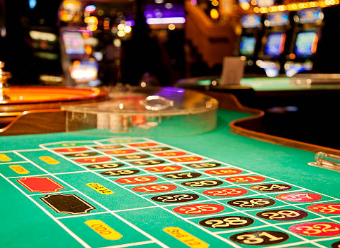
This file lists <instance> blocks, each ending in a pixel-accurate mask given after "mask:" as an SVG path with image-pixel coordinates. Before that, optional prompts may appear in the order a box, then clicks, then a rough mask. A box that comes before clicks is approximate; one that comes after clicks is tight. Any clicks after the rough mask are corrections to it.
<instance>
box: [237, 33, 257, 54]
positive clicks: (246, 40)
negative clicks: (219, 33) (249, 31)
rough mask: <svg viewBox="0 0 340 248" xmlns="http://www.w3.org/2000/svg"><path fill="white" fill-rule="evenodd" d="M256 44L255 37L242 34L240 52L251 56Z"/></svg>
mask: <svg viewBox="0 0 340 248" xmlns="http://www.w3.org/2000/svg"><path fill="white" fill-rule="evenodd" d="M255 45H256V39H255V37H247V36H242V38H241V44H240V53H241V54H242V55H246V56H247V55H248V56H251V55H253V54H254V51H255Z"/></svg>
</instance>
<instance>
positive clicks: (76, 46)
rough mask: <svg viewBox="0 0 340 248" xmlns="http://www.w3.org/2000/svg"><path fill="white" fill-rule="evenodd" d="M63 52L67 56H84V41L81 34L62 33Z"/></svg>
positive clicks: (76, 32)
mask: <svg viewBox="0 0 340 248" xmlns="http://www.w3.org/2000/svg"><path fill="white" fill-rule="evenodd" d="M62 38H63V42H64V45H65V51H66V54H68V55H83V54H85V40H84V38H83V35H82V33H81V32H78V31H64V32H63V33H62Z"/></svg>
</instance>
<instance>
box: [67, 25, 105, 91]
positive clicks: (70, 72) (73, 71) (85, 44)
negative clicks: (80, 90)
mask: <svg viewBox="0 0 340 248" xmlns="http://www.w3.org/2000/svg"><path fill="white" fill-rule="evenodd" d="M91 36H92V35H91V31H88V30H85V29H83V28H69V27H67V28H63V29H62V31H61V37H62V65H63V69H64V74H65V84H66V85H67V86H78V87H86V86H97V85H98V84H99V80H98V63H97V61H96V59H95V58H94V57H93V56H92V45H91V42H89V41H91V38H90V37H91Z"/></svg>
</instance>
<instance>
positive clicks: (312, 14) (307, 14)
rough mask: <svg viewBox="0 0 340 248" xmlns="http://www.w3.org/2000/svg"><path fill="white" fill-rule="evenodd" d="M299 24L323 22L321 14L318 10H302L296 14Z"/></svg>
mask: <svg viewBox="0 0 340 248" xmlns="http://www.w3.org/2000/svg"><path fill="white" fill-rule="evenodd" d="M297 14H298V17H299V23H301V24H305V23H319V22H322V20H323V17H324V15H323V13H322V11H321V9H320V8H312V9H302V10H299V11H298V12H297Z"/></svg>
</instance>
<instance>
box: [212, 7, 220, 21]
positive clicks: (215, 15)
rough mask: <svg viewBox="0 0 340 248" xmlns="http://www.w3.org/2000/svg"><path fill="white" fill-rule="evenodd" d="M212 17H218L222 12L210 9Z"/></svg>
mask: <svg viewBox="0 0 340 248" xmlns="http://www.w3.org/2000/svg"><path fill="white" fill-rule="evenodd" d="M210 17H211V19H218V18H219V17H220V14H219V13H218V11H217V9H211V10H210Z"/></svg>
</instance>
